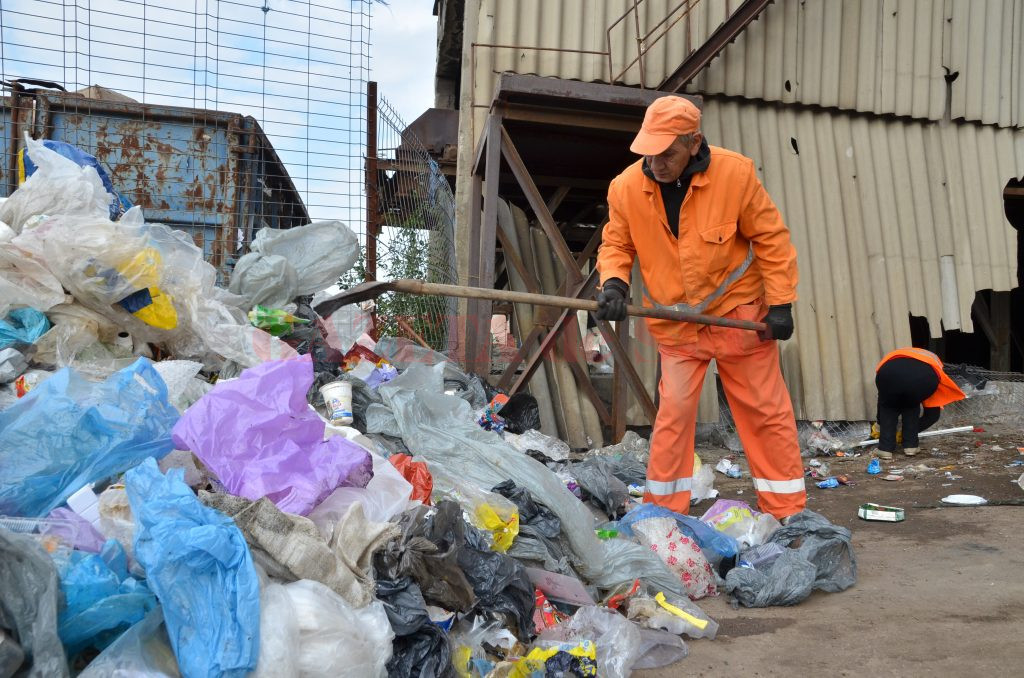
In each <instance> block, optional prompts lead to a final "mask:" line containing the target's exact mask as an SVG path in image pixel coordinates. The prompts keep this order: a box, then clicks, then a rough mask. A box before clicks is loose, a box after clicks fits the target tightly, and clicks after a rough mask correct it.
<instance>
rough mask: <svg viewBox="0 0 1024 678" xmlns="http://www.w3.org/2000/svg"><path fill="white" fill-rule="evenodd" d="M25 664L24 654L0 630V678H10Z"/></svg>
mask: <svg viewBox="0 0 1024 678" xmlns="http://www.w3.org/2000/svg"><path fill="white" fill-rule="evenodd" d="M24 663H25V653H24V652H23V651H22V649H21V645H18V643H16V642H15V641H14V639H13V638H11V637H10V636H9V635H7V634H6V633H4V632H3V629H0V677H2V678H11V676H13V675H14V672H15V671H17V670H18V669H19V668H21V665H22V664H24Z"/></svg>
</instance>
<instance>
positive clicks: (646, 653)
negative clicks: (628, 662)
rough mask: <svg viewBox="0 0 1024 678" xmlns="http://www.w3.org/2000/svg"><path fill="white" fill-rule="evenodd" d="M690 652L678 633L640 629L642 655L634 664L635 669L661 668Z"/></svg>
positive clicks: (683, 657)
mask: <svg viewBox="0 0 1024 678" xmlns="http://www.w3.org/2000/svg"><path fill="white" fill-rule="evenodd" d="M689 654H690V650H689V648H687V647H686V643H684V642H683V639H682V638H680V637H679V636H678V635H675V634H672V633H668V632H667V631H658V630H655V629H644V628H641V629H640V649H639V650H637V655H638V656H639V657H640V658H639V659H637V660H636V663H634V664H633V669H634V670H639V669H660V668H661V667H663V666H670V665H672V664H675V663H676V662H677V661H679V660H680V659H685V658H686V657H687V656H688V655H689Z"/></svg>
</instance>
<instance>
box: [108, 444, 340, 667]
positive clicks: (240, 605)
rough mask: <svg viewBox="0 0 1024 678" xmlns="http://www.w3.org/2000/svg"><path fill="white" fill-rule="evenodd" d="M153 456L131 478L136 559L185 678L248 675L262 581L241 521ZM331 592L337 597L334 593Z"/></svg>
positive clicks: (255, 651)
mask: <svg viewBox="0 0 1024 678" xmlns="http://www.w3.org/2000/svg"><path fill="white" fill-rule="evenodd" d="M182 478H183V474H182V472H181V471H180V470H177V469H172V470H171V471H170V472H168V474H167V475H166V476H164V475H163V474H161V473H160V470H159V469H158V468H157V465H156V462H155V461H153V460H152V459H147V460H146V461H144V462H143V463H142V464H140V465H139V466H137V467H135V468H133V469H132V470H130V471H128V473H127V474H126V475H125V485H126V487H127V490H128V498H129V500H130V501H131V506H132V513H133V514H134V515H135V520H136V522H137V531H136V538H135V556H136V558H137V559H138V561H139V563H140V564H141V565H142V566H143V567H144V568H145V570H146V576H147V582H148V584H149V586H150V587H151V588H152V590H153V591H154V592H155V593H156V596H157V598H158V599H159V600H160V603H161V605H163V611H164V619H165V621H166V624H167V632H168V636H169V637H170V639H171V645H172V647H174V654H175V656H176V657H177V658H178V663H179V665H180V666H181V669H182V673H184V674H185V675H188V676H190V677H192V676H195V677H199V678H201V677H203V676H209V677H211V678H212V677H213V676H225V677H228V678H231V677H236V678H242V677H243V676H246V675H248V673H249V672H250V671H252V670H253V669H255V668H256V662H257V660H258V658H259V620H260V612H259V579H258V578H257V575H256V570H255V569H254V567H253V563H252V558H251V556H250V554H249V547H248V546H247V545H246V543H245V539H244V538H243V536H242V532H241V531H240V530H239V529H238V527H237V526H236V525H235V523H234V521H232V520H231V519H230V518H228V517H227V516H225V515H224V514H222V513H219V512H218V511H215V510H213V509H211V508H207V507H206V506H203V505H202V504H201V503H200V502H199V500H198V499H197V498H196V496H195V495H194V494H193V493H192V490H190V489H189V488H188V486H187V485H185V483H184V481H183V480H182ZM332 595H335V594H333V593H332Z"/></svg>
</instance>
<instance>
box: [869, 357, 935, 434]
mask: <svg viewBox="0 0 1024 678" xmlns="http://www.w3.org/2000/svg"><path fill="white" fill-rule="evenodd" d="M875 386H876V387H878V428H879V429H880V431H879V438H878V449H879V450H881V451H883V452H895V451H896V430H897V427H898V424H899V421H900V420H901V419H902V420H903V448H904V449H906V448H916V447H917V446H918V444H917V434H918V433H919V432H921V431H924V430H926V429H927V428H928V427H929V426H931V425H932V424H934V423H935V422H937V421H938V420H939V413H940V412H941V411H942V408H940V407H925V408H924V412H923V413H922V411H921V410H922V407H921V403H922V402H923V401H924V400H926V399H927V398H928V397H929V396H931V395H932V394H933V393H935V391H936V389H938V388H939V375H937V374H935V370H933V369H932V367H931V365H928V364H926V363H923V362H921V361H920V360H914V359H913V358H893V359H892V360H889V361H888V362H886V363H885V364H884V365H882V367H881V368H879V370H878V373H877V374H875Z"/></svg>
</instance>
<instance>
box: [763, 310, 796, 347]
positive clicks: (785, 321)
mask: <svg viewBox="0 0 1024 678" xmlns="http://www.w3.org/2000/svg"><path fill="white" fill-rule="evenodd" d="M761 322H763V323H764V324H765V325H767V326H768V331H767V332H758V333H757V336H759V337H761V340H762V341H768V340H770V339H778V340H779V341H785V340H786V339H789V338H790V337H792V336H793V304H779V305H778V306H769V307H768V315H766V316H765V317H764V320H762V321H761Z"/></svg>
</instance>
